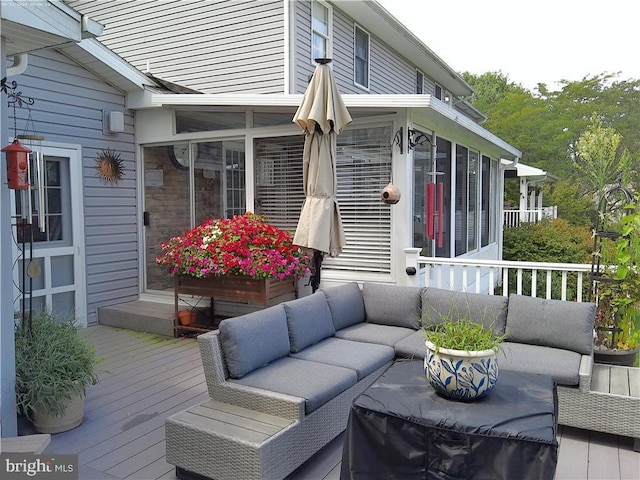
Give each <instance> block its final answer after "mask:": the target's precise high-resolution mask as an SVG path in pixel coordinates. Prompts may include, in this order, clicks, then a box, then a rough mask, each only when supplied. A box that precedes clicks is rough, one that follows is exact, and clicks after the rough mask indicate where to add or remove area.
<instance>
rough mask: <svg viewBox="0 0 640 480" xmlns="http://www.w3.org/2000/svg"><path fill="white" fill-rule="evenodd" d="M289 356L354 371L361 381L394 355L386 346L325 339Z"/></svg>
mask: <svg viewBox="0 0 640 480" xmlns="http://www.w3.org/2000/svg"><path fill="white" fill-rule="evenodd" d="M290 356H291V357H293V358H301V359H303V360H311V361H314V362H320V363H328V364H329V365H337V366H338V367H345V368H350V369H352V370H355V371H356V373H357V374H358V380H361V379H363V378H364V377H366V376H367V375H369V374H370V373H371V372H373V371H374V370H377V369H378V368H380V367H383V366H384V365H385V364H387V363H390V362H391V361H393V358H394V356H395V353H394V351H393V348H391V347H389V346H386V345H375V344H373V343H364V342H352V341H350V340H344V339H341V338H327V339H325V340H323V341H322V342H320V343H317V344H315V345H313V346H311V347H308V348H305V349H304V350H302V351H301V352H300V353H294V354H291V355H290Z"/></svg>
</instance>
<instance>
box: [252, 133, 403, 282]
mask: <svg viewBox="0 0 640 480" xmlns="http://www.w3.org/2000/svg"><path fill="white" fill-rule="evenodd" d="M390 137H391V127H367V128H361V129H351V130H347V131H345V132H343V133H342V134H340V135H339V136H338V148H337V158H336V163H337V165H336V167H337V168H336V172H337V178H338V194H337V198H338V203H339V207H340V213H341V216H342V222H343V227H344V230H345V236H346V240H347V245H346V246H345V247H344V249H343V250H342V253H341V254H340V256H339V257H336V258H330V257H327V258H325V260H324V262H323V270H334V271H352V272H354V271H357V272H375V273H390V272H391V208H390V206H389V205H386V204H384V203H382V202H381V201H380V190H382V188H384V186H385V185H386V184H387V183H389V178H391V146H390V145H389V138H390ZM303 148H304V138H303V137H302V136H301V135H296V136H290V137H278V138H263V139H257V140H255V148H254V150H255V172H256V174H255V178H256V180H255V181H256V189H255V192H256V198H255V210H256V212H257V213H262V214H264V215H266V217H267V219H268V221H269V222H271V223H273V224H274V225H276V226H278V227H279V228H282V229H285V230H289V231H291V232H295V229H296V226H297V224H298V218H299V217H300V211H301V210H302V204H303V203H304V190H303V188H302V152H303Z"/></svg>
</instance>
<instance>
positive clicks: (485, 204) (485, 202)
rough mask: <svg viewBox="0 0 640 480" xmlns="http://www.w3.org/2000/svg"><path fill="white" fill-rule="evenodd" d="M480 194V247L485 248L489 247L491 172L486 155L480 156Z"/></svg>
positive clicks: (489, 160) (489, 161)
mask: <svg viewBox="0 0 640 480" xmlns="http://www.w3.org/2000/svg"><path fill="white" fill-rule="evenodd" d="M481 171H482V178H481V180H480V181H481V184H482V187H481V188H482V193H481V196H480V208H481V209H482V210H481V214H480V246H482V247H485V246H487V245H489V212H490V205H491V196H490V185H491V184H490V181H491V176H490V173H489V172H490V171H491V159H490V158H489V157H487V156H486V155H483V156H482V170H481Z"/></svg>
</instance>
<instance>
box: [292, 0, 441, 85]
mask: <svg viewBox="0 0 640 480" xmlns="http://www.w3.org/2000/svg"><path fill="white" fill-rule="evenodd" d="M294 21H295V31H296V32H297V34H296V41H295V67H296V68H295V82H294V87H293V88H294V91H293V92H292V93H304V91H305V90H306V88H307V84H308V81H309V76H310V75H311V74H312V73H313V70H314V65H313V63H312V61H311V2H310V1H308V0H307V1H296V2H295V15H294ZM354 25H357V20H354V19H353V18H351V17H349V16H347V15H346V14H345V13H344V12H342V11H341V10H339V9H338V8H336V7H333V62H332V65H333V72H334V76H335V79H336V83H337V84H338V88H339V89H340V92H341V93H343V94H359V93H362V94H367V93H368V94H414V93H415V76H416V66H415V65H414V64H413V63H411V62H410V61H409V60H407V59H405V58H404V57H403V56H402V55H400V54H398V53H397V52H395V51H394V50H392V49H391V48H389V47H388V46H387V45H386V44H385V43H384V42H382V41H380V40H379V39H378V38H377V37H376V36H375V35H374V34H373V33H372V32H370V31H367V30H366V29H364V30H365V31H366V32H367V33H368V34H369V36H370V52H369V55H370V56H369V58H370V79H369V89H368V90H367V89H364V88H362V87H360V86H358V85H356V84H355V82H354V65H353V63H354V62H353V60H354V51H353V31H354ZM423 74H424V75H425V77H424V93H431V94H433V92H434V91H435V84H434V82H433V81H432V80H431V79H430V78H429V76H428V72H423Z"/></svg>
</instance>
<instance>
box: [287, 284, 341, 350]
mask: <svg viewBox="0 0 640 480" xmlns="http://www.w3.org/2000/svg"><path fill="white" fill-rule="evenodd" d="M284 311H285V313H286V314H287V327H288V328H289V343H290V344H291V351H292V352H294V353H295V352H299V351H300V350H302V349H304V348H306V347H308V346H309V345H313V344H314V343H318V342H319V341H320V340H323V339H325V338H327V337H330V336H331V335H333V334H334V333H335V329H334V328H333V320H332V319H331V311H330V310H329V305H328V304H327V298H326V297H325V296H324V295H323V294H322V293H321V292H316V293H314V294H313V295H309V296H307V297H302V298H298V299H297V300H292V301H290V302H285V303H284Z"/></svg>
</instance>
